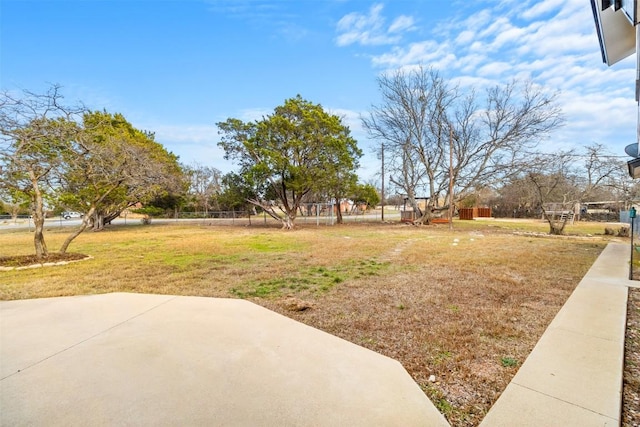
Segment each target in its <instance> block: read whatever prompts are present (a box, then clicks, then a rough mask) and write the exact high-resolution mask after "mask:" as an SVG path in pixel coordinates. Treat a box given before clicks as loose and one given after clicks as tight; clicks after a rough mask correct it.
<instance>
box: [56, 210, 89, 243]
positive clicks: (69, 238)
mask: <svg viewBox="0 0 640 427" xmlns="http://www.w3.org/2000/svg"><path fill="white" fill-rule="evenodd" d="M94 212H95V209H94V208H91V209H89V212H87V213H86V214H85V215H84V216H83V217H82V225H80V228H78V229H77V230H76V231H74V232H73V233H71V234H70V235H69V236H67V238H66V239H65V240H64V242H63V243H62V246H60V251H59V252H60V253H61V254H64V253H67V248H68V247H69V245H70V244H71V242H72V241H73V239H75V238H76V237H78V236H79V235H80V234H82V232H83V231H84V230H85V229H86V228H87V226H88V225H89V220H90V218H91V217H92V216H93V213H94Z"/></svg>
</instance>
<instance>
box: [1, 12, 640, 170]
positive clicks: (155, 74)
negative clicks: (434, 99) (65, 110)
mask: <svg viewBox="0 0 640 427" xmlns="http://www.w3.org/2000/svg"><path fill="white" fill-rule="evenodd" d="M416 64H423V65H426V66H432V67H434V68H436V69H438V70H440V72H441V73H442V75H443V76H445V77H446V78H448V79H450V80H451V82H452V83H455V84H458V85H459V86H460V88H461V89H462V90H467V89H469V88H471V87H475V88H476V89H480V90H482V89H483V88H485V87H487V86H492V85H495V84H503V83H507V82H510V81H512V80H513V79H519V80H521V81H525V80H528V79H530V80H532V81H533V82H534V83H536V84H538V85H541V86H543V87H544V88H545V89H546V90H549V91H554V92H555V91H558V92H559V103H560V106H561V108H562V110H563V112H564V114H565V117H566V119H567V124H566V126H564V127H563V128H562V129H560V130H559V131H557V132H556V133H555V134H554V136H553V139H552V140H550V141H547V142H545V144H544V147H545V148H546V149H548V150H556V149H570V148H576V149H579V147H581V146H584V145H587V144H591V143H602V144H604V145H605V146H607V147H608V149H609V150H610V151H612V152H613V153H615V154H620V155H621V156H624V152H623V149H624V147H625V146H626V145H628V144H630V143H633V142H636V120H637V114H638V110H637V105H636V102H635V100H634V91H635V56H633V57H630V58H627V59H625V60H623V61H621V62H620V63H618V64H616V65H614V66H613V67H607V66H606V65H605V64H603V63H602V60H601V56H600V51H599V45H598V39H597V36H596V34H595V26H594V23H593V18H592V14H591V8H590V4H589V1H588V0H566V1H557V0H539V1H528V0H462V1H461V0H450V1H438V0H423V1H403V0H400V1H398V0H394V1H385V2H376V1H360V0H306V1H305V0H297V1H296V0H280V1H276V0H229V1H227V0H202V1H195V0H184V1H168V0H158V1H151V0H138V1H124V0H112V1H107V0H104V1H96V0H83V1H75V0H64V1H63V0H49V1H35V0H33V1H32V0H1V2H0V83H1V86H2V89H6V90H20V89H29V90H32V91H36V92H41V91H44V90H46V88H47V87H48V86H49V85H50V84H52V83H57V84H60V85H62V86H63V93H64V95H65V98H66V100H67V101H68V102H73V101H78V100H81V101H83V102H84V103H86V104H87V105H88V106H89V107H91V108H93V109H106V110H107V111H110V112H120V113H123V114H124V115H125V117H127V119H128V120H129V121H130V122H132V123H133V125H134V126H136V127H137V128H140V129H145V130H150V131H155V132H156V140H158V141H159V142H160V143H162V144H164V145H165V146H166V147H167V148H168V149H169V150H170V151H172V152H174V153H175V154H177V155H179V156H180V159H181V161H183V162H184V163H187V164H190V163H194V162H198V163H200V164H203V165H208V166H214V167H216V168H218V169H220V170H222V171H223V172H228V171H230V170H232V169H233V165H232V164H231V163H229V162H227V161H225V160H224V159H223V158H222V156H223V153H222V152H221V150H219V149H218V148H217V145H216V143H217V142H218V140H219V136H218V133H217V129H216V127H215V123H216V122H219V121H224V120H226V119H227V118H229V117H235V118H239V119H242V120H254V119H259V118H260V117H261V116H262V115H265V114H269V113H270V112H272V111H273V108H275V107H276V106H278V105H281V104H282V103H283V102H284V100H285V99H287V98H291V97H294V96H296V95H297V94H300V95H301V96H302V97H303V98H305V99H307V100H309V101H312V102H314V103H320V104H322V106H323V107H324V108H325V109H326V110H328V111H330V112H333V113H335V114H338V115H341V116H343V117H344V119H345V122H346V123H347V124H348V125H349V126H350V128H351V130H352V134H353V136H354V137H355V138H356V139H357V140H358V143H359V145H360V147H361V148H362V149H363V151H364V153H365V157H364V158H363V159H362V160H361V163H362V168H361V170H360V176H361V178H362V180H369V179H372V178H374V176H375V174H376V173H377V171H378V168H379V165H378V163H379V162H378V160H376V156H375V154H374V152H373V150H374V147H375V141H371V140H369V139H368V138H367V135H366V133H365V132H364V131H363V129H362V126H361V124H360V120H359V117H360V116H361V115H366V114H367V112H368V110H369V108H370V107H371V105H372V104H377V103H378V101H379V92H378V87H377V83H376V78H377V77H378V76H379V75H380V74H381V73H384V72H386V71H389V70H394V69H397V68H399V67H409V66H412V65H416Z"/></svg>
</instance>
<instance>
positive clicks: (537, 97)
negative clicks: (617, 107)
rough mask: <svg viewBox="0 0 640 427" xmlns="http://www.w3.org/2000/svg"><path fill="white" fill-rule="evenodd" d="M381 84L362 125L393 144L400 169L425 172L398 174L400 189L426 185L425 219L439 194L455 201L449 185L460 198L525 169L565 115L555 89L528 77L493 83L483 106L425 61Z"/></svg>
mask: <svg viewBox="0 0 640 427" xmlns="http://www.w3.org/2000/svg"><path fill="white" fill-rule="evenodd" d="M378 84H379V87H380V90H381V93H382V98H383V102H382V104H381V105H380V106H374V107H372V111H371V112H370V114H369V116H368V117H366V118H363V120H362V121H363V125H364V127H365V128H366V129H367V131H368V132H369V134H370V136H372V137H373V138H375V139H378V140H380V141H382V142H383V143H384V144H385V147H386V146H389V147H392V148H391V150H390V154H392V155H394V154H395V156H396V162H397V163H395V165H397V166H396V170H397V171H401V172H403V173H404V172H407V171H409V170H411V169H413V170H416V169H417V168H418V166H416V165H419V168H420V169H421V170H422V171H424V177H423V179H424V181H425V182H424V183H423V182H422V178H421V179H420V180H418V181H417V182H414V183H412V182H409V181H408V180H398V181H399V182H400V181H402V184H403V185H402V186H403V188H406V187H409V186H411V185H413V184H416V185H425V187H426V188H428V191H429V197H430V200H429V205H428V209H427V212H425V215H424V216H423V218H422V221H423V222H428V221H429V218H430V211H431V210H432V209H433V208H435V207H438V206H439V203H440V201H441V200H445V201H446V203H447V204H451V203H454V202H455V200H451V199H452V195H451V194H449V193H450V192H451V190H450V189H454V190H455V194H456V199H457V200H459V199H461V198H464V197H466V196H467V194H468V193H469V192H471V191H474V190H475V189H478V188H482V187H485V186H488V185H491V184H492V183H495V182H499V181H502V180H504V179H506V178H507V177H509V176H512V175H515V174H517V173H518V172H520V171H522V170H523V168H524V167H525V166H526V164H527V161H528V157H529V156H530V152H531V150H533V149H535V148H536V146H537V144H538V142H539V141H540V140H541V139H543V138H546V137H548V136H549V135H550V133H551V132H552V131H553V130H555V129H556V128H558V127H559V126H560V125H561V124H562V122H563V120H562V115H561V112H560V110H559V109H558V107H557V106H556V103H555V96H553V95H547V94H546V93H544V92H543V91H542V90H541V89H539V88H537V87H535V86H533V85H532V84H526V85H524V86H519V85H517V84H516V83H511V84H508V85H505V86H496V87H494V88H491V89H489V90H487V92H486V96H485V97H484V104H485V106H484V107H482V108H481V107H480V106H479V102H478V96H477V95H476V93H475V91H473V90H472V91H470V92H469V93H468V94H467V95H466V96H463V95H461V94H460V91H459V89H458V88H457V87H451V86H450V85H449V84H448V83H447V82H446V81H445V80H444V79H443V78H442V77H441V76H440V75H439V74H438V73H437V72H436V71H434V70H432V69H429V68H424V67H422V66H420V67H418V68H415V69H413V70H410V71H402V70H400V71H397V72H395V73H393V74H392V75H390V76H382V77H381V78H380V79H379V81H378ZM398 160H399V161H398ZM407 162H409V163H411V164H407ZM390 164H391V165H394V163H390ZM398 167H399V169H398ZM449 170H450V171H451V173H449ZM399 175H400V176H401V177H404V176H405V175H403V174H402V173H401V174H399ZM451 180H453V182H450V181H451ZM414 188H415V187H414ZM414 192H415V191H414ZM407 193H408V194H409V192H408V191H407ZM409 198H411V197H410V196H409ZM419 222H420V221H419Z"/></svg>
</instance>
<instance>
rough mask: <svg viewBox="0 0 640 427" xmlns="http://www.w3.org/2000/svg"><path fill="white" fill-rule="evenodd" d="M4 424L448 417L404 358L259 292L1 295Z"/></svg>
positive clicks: (432, 420)
mask: <svg viewBox="0 0 640 427" xmlns="http://www.w3.org/2000/svg"><path fill="white" fill-rule="evenodd" d="M0 425H2V426H20V425H47V426H56V425H58V426H96V425H112V426H113V425H117V426H126V425H149V426H151V425H153V426H162V425H189V426H193V425H203V426H204V425H206V426H367V427H368V426H394V427H395V426H446V425H448V424H447V423H446V420H445V419H444V417H443V416H442V415H441V414H440V413H439V412H438V411H437V410H436V408H435V407H434V406H433V404H432V403H431V402H430V401H429V400H428V399H427V397H426V396H425V395H424V393H423V392H422V391H421V390H420V388H419V387H418V386H417V385H416V383H415V382H414V381H413V380H412V379H411V377H410V376H409V375H408V373H407V372H406V371H405V370H404V368H403V367H402V366H401V365H400V363H398V362H397V361H395V360H392V359H389V358H387V357H384V356H382V355H380V354H377V353H374V352H372V351H370V350H367V349H365V348H363V347H359V346H357V345H354V344H352V343H349V342H347V341H344V340H342V339H339V338H337V337H334V336H332V335H329V334H327V333H324V332H321V331H319V330H317V329H314V328H311V327H309V326H305V325H303V324H301V323H298V322H296V321H293V320H291V319H289V318H286V317H284V316H281V315H279V314H276V313H274V312H271V311H269V310H267V309H264V308H262V307H259V306H257V305H255V304H252V303H250V302H248V301H243V300H230V299H215V298H198V297H175V296H165V295H140V294H123V293H115V294H105V295H94V296H78V297H63V298H47V299H35V300H23V301H3V302H0Z"/></svg>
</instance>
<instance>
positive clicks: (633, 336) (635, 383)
mask: <svg viewBox="0 0 640 427" xmlns="http://www.w3.org/2000/svg"><path fill="white" fill-rule="evenodd" d="M624 359H625V360H624V389H623V396H622V426H623V427H639V426H640V289H633V288H630V289H629V303H628V306H627V335H626V340H625V354H624Z"/></svg>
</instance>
